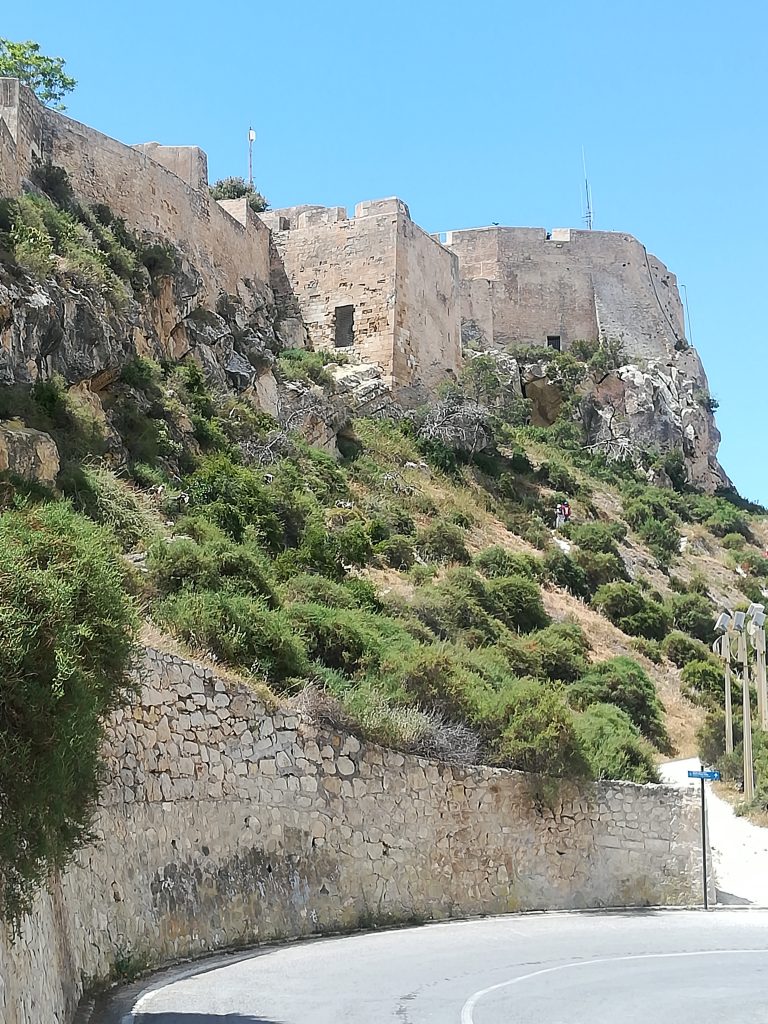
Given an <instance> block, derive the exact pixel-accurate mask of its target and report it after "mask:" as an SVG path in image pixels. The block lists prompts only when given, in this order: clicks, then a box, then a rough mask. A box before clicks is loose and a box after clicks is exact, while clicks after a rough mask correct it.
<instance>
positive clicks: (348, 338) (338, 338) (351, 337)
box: [334, 306, 355, 348]
mask: <svg viewBox="0 0 768 1024" xmlns="http://www.w3.org/2000/svg"><path fill="white" fill-rule="evenodd" d="M354 342H355V307H354V306H337V307H336V310H335V314H334V344H335V345H336V348H349V347H350V345H353V344H354Z"/></svg>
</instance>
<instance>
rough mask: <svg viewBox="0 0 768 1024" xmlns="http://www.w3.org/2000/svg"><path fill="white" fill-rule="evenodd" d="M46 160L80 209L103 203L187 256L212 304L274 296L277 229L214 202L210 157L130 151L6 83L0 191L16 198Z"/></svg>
mask: <svg viewBox="0 0 768 1024" xmlns="http://www.w3.org/2000/svg"><path fill="white" fill-rule="evenodd" d="M46 161H50V162H51V163H52V164H56V165H57V166H59V167H62V168H63V169H64V170H65V171H66V172H67V174H68V176H69V179H70V182H71V184H72V188H73V191H74V193H75V195H76V196H77V198H78V199H79V200H80V201H82V202H86V203H103V204H105V205H106V206H108V207H109V208H110V209H111V210H112V211H113V212H114V213H115V214H117V215H118V216H120V217H122V218H123V220H125V222H126V224H127V225H128V227H129V228H130V229H131V230H133V231H136V232H138V233H142V234H143V233H146V234H149V235H153V236H158V237H160V238H162V239H165V240H167V241H170V242H172V243H173V244H174V245H175V246H177V247H178V248H179V249H181V250H182V252H184V253H185V255H187V256H188V258H189V260H190V263H191V264H192V265H193V266H194V267H195V269H196V271H197V272H198V273H199V274H200V275H201V277H202V280H203V284H204V294H205V296H206V297H207V301H208V302H209V303H210V304H211V305H213V304H214V303H215V301H216V299H217V297H218V295H219V294H220V293H221V292H222V291H226V292H229V293H230V294H237V293H238V292H239V291H241V290H242V282H244V281H246V280H247V281H250V282H252V283H254V284H255V285H256V286H257V287H258V288H260V289H263V290H265V289H268V288H269V230H268V229H267V228H266V227H265V225H264V224H263V223H262V222H261V221H260V220H259V218H258V217H257V216H256V214H254V213H253V212H252V211H251V210H250V209H248V208H243V209H241V208H240V206H242V204H240V205H238V206H236V207H230V206H229V204H226V203H218V202H217V201H216V200H214V199H213V198H212V197H211V195H210V192H209V189H208V174H207V158H206V155H205V153H204V152H203V150H201V149H199V148H198V147H197V146H162V145H160V144H159V143H157V142H150V143H144V144H141V145H137V146H130V145H126V144H124V143H122V142H118V141H117V140H116V139H113V138H110V137H109V136H108V135H104V134H102V133H101V132H98V131H96V130H95V129H93V128H89V127H88V126H87V125H84V124H81V123H80V122H78V121H74V120H72V119H71V118H69V117H66V116H65V115H64V114H61V113H59V112H57V111H55V110H49V109H48V108H47V107H44V106H43V105H42V104H41V103H40V101H39V100H38V99H37V97H36V96H35V95H34V93H32V91H31V90H30V89H28V88H27V87H26V86H24V85H22V84H21V83H20V82H19V81H18V79H13V78H0V192H4V193H5V194H7V195H15V194H18V193H19V192H20V191H21V190H22V187H23V182H24V179H28V178H29V177H30V176H31V175H32V172H33V169H34V167H35V166H36V165H37V164H39V163H45V162H46ZM238 202H239V201H235V203H238Z"/></svg>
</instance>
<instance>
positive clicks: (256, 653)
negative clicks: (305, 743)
mask: <svg viewBox="0 0 768 1024" xmlns="http://www.w3.org/2000/svg"><path fill="white" fill-rule="evenodd" d="M154 615H155V617H156V618H157V619H158V621H159V622H161V623H162V624H163V625H165V626H167V627H168V628H169V629H170V630H172V631H173V632H174V633H176V635H177V636H179V637H180V638H181V639H182V640H185V641H186V642H187V643H189V644H191V645H192V646H193V647H195V648H198V649H202V650H204V651H210V652H211V654H212V655H213V656H214V657H216V658H220V659H221V660H222V661H225V662H226V663H227V664H229V665H232V666H233V667H235V668H241V669H244V670H246V671H248V672H251V673H253V674H254V675H264V676H266V677H267V678H268V679H269V680H270V681H271V682H274V683H284V682H286V681H287V680H288V679H290V678H293V677H299V676H303V675H305V674H306V672H307V670H308V661H307V652H306V645H305V643H304V640H303V638H302V637H301V635H300V634H298V633H297V632H296V630H295V627H294V622H293V620H292V619H291V617H290V616H289V615H288V614H287V613H286V612H285V611H283V610H279V609H278V610H273V609H270V608H269V607H268V606H267V604H266V602H265V601H263V600H260V599H258V598H251V597H245V596H242V595H240V594H230V593H226V592H221V591H218V592H212V591H205V590H203V591H196V592H193V591H188V590H182V591H180V592H179V593H177V594H172V595H171V596H170V597H167V598H165V600H163V601H161V602H159V603H158V604H157V605H156V606H155V609H154Z"/></svg>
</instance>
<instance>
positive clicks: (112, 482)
mask: <svg viewBox="0 0 768 1024" xmlns="http://www.w3.org/2000/svg"><path fill="white" fill-rule="evenodd" d="M80 474H81V475H80V483H81V486H78V487H77V488H76V499H75V500H76V504H77V507H78V508H79V509H80V510H81V511H83V512H86V513H87V514H88V516H90V518H91V519H94V520H95V521H96V522H97V523H102V524H103V525H104V526H108V527H109V528H110V529H112V530H113V531H114V533H115V535H116V537H117V539H118V540H119V541H120V543H121V544H122V545H123V546H124V547H128V548H133V547H136V546H137V545H139V544H141V543H144V544H149V543H150V542H151V541H152V539H153V538H154V536H155V535H156V533H157V532H158V530H159V529H160V525H161V524H160V518H159V516H158V513H157V510H156V509H155V508H154V507H153V505H152V503H151V502H150V500H149V499H148V498H147V496H146V495H145V494H142V492H141V491H138V490H136V488H135V487H133V486H131V484H130V483H129V482H128V481H127V480H122V479H121V478H120V477H118V476H116V475H115V474H114V473H113V472H112V471H111V470H109V469H105V468H104V467H100V466H83V467H82V469H81V470H80Z"/></svg>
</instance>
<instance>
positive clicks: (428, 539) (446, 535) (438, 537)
mask: <svg viewBox="0 0 768 1024" xmlns="http://www.w3.org/2000/svg"><path fill="white" fill-rule="evenodd" d="M416 550H417V551H418V552H419V554H420V555H421V557H422V558H423V559H425V560H426V561H428V562H442V563H446V562H459V563H460V564H462V565H468V564H469V563H470V562H471V561H472V557H471V555H470V553H469V551H468V550H467V546H466V544H465V543H464V531H463V530H462V529H460V527H458V526H456V525H454V524H453V523H449V522H446V521H445V520H443V519H437V520H435V522H433V523H430V524H429V526H425V527H424V528H423V529H421V530H419V531H418V533H417V534H416Z"/></svg>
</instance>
